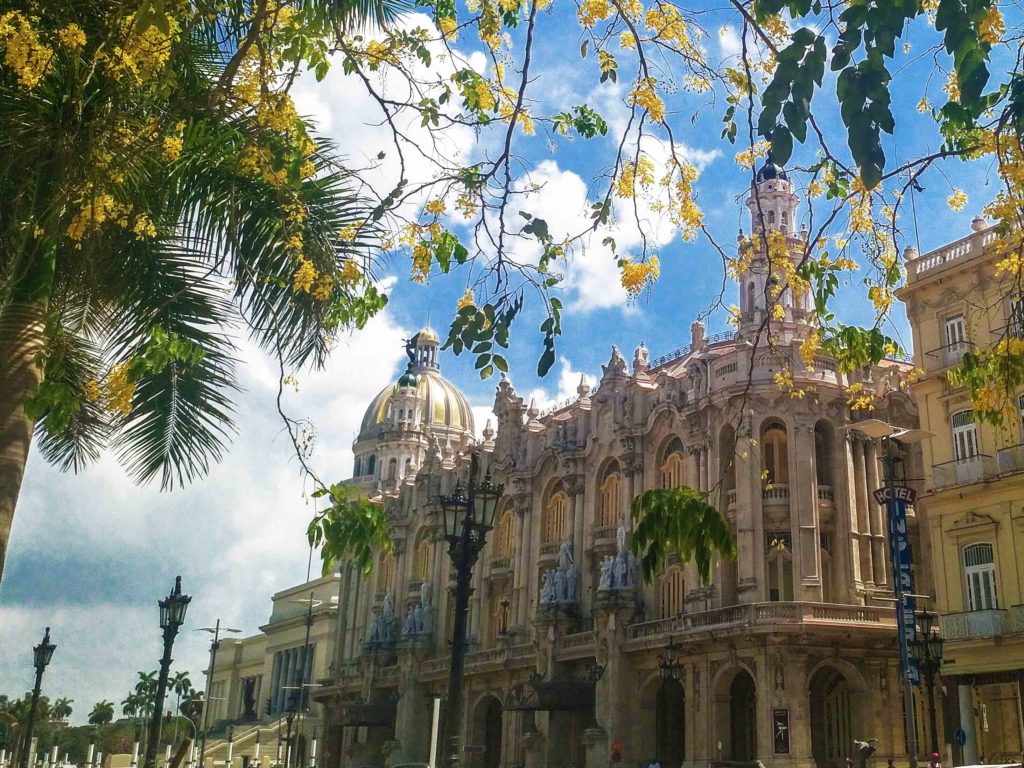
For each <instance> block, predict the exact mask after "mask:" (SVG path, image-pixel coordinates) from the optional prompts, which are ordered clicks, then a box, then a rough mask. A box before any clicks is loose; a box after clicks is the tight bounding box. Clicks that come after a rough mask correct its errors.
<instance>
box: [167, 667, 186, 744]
mask: <svg viewBox="0 0 1024 768" xmlns="http://www.w3.org/2000/svg"><path fill="white" fill-rule="evenodd" d="M167 685H168V690H170V691H171V693H173V694H175V695H176V696H177V697H178V700H177V702H176V703H175V705H174V741H175V742H177V740H178V718H179V717H181V699H182V697H183V696H184V697H185V698H186V700H187V697H188V694H190V693H191V692H192V680H191V679H190V678H189V676H188V672H183V671H181V670H179V671H177V672H175V673H174V674H173V675H171V677H170V679H169V680H168V681H167Z"/></svg>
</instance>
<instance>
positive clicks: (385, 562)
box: [377, 552, 395, 595]
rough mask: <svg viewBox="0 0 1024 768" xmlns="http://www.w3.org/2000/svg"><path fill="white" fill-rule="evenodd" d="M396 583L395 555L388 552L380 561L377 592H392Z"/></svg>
mask: <svg viewBox="0 0 1024 768" xmlns="http://www.w3.org/2000/svg"><path fill="white" fill-rule="evenodd" d="M394 585H395V555H394V553H393V552H388V553H387V554H386V555H384V557H382V558H381V561H380V572H379V573H378V574H377V593H378V594H381V595H382V594H384V593H385V592H390V591H391V590H392V589H393V588H394Z"/></svg>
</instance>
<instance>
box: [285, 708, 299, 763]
mask: <svg viewBox="0 0 1024 768" xmlns="http://www.w3.org/2000/svg"><path fill="white" fill-rule="evenodd" d="M284 712H285V716H284V719H285V722H287V724H288V732H287V734H286V735H285V737H284V768H291V764H292V721H293V720H295V716H296V715H297V714H298V713H299V704H298V697H297V696H296V695H295V694H294V693H289V694H288V698H287V699H286V703H285V707H284Z"/></svg>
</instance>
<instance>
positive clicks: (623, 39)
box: [619, 31, 636, 51]
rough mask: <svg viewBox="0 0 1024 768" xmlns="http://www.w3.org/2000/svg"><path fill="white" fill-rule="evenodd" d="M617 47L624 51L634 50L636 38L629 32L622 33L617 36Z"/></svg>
mask: <svg viewBox="0 0 1024 768" xmlns="http://www.w3.org/2000/svg"><path fill="white" fill-rule="evenodd" d="M619 47H620V48H622V49H623V50H626V51H630V50H632V49H634V48H636V36H635V35H634V34H633V33H632V32H629V31H626V32H623V33H622V34H620V35H619Z"/></svg>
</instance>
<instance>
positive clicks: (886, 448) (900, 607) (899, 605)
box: [882, 438, 917, 768]
mask: <svg viewBox="0 0 1024 768" xmlns="http://www.w3.org/2000/svg"><path fill="white" fill-rule="evenodd" d="M882 448H883V451H882V458H883V461H884V468H885V487H886V489H887V490H888V494H889V497H888V499H887V500H886V505H885V506H886V512H887V513H888V516H889V520H890V521H891V520H893V519H894V518H895V516H896V504H897V501H896V478H895V477H894V474H895V473H894V472H893V463H894V459H895V457H894V456H893V455H892V441H891V440H890V439H889V438H882ZM890 554H891V558H890V559H891V560H892V580H893V584H894V585H895V587H896V625H897V632H898V635H899V643H900V677H902V678H903V732H904V734H905V736H906V741H907V761H908V763H909V765H910V768H916V766H917V729H916V728H915V727H914V686H913V684H912V683H911V682H910V675H909V674H908V670H907V669H905V668H904V665H903V660H904V659H909V658H910V648H909V647H908V646H907V632H906V620H905V613H906V612H905V610H904V594H903V575H902V568H901V567H900V561H899V552H898V551H897V548H896V547H895V546H890Z"/></svg>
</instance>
